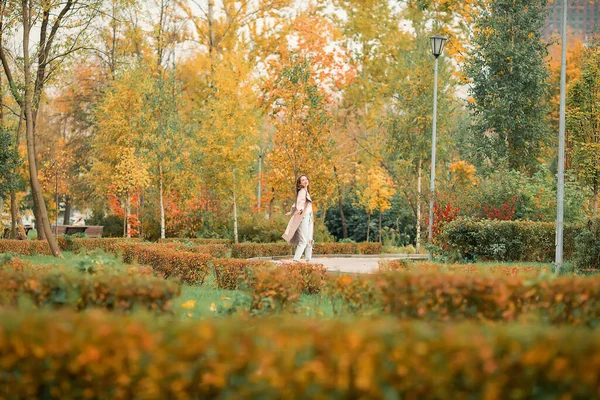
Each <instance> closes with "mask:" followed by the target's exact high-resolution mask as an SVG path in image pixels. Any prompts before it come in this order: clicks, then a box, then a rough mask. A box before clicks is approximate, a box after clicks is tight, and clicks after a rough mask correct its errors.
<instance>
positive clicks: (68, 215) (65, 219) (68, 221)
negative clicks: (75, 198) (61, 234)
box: [63, 194, 71, 225]
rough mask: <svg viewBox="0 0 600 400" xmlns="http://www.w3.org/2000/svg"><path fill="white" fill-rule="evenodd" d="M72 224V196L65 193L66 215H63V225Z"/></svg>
mask: <svg viewBox="0 0 600 400" xmlns="http://www.w3.org/2000/svg"><path fill="white" fill-rule="evenodd" d="M70 224H71V197H70V196H69V195H68V194H66V195H65V216H64V217H63V225H70Z"/></svg>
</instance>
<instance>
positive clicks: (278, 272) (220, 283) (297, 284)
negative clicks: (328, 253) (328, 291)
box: [211, 258, 327, 294]
mask: <svg viewBox="0 0 600 400" xmlns="http://www.w3.org/2000/svg"><path fill="white" fill-rule="evenodd" d="M211 264H212V266H213V269H214V272H215V278H216V281H217V287H218V288H219V289H227V290H250V291H252V292H256V291H260V290H258V289H257V287H258V286H269V285H267V284H266V283H264V282H261V280H269V281H273V282H272V283H271V284H270V285H272V286H273V288H272V289H273V290H276V288H275V287H279V286H281V287H283V286H287V287H292V288H293V290H294V291H295V292H298V291H299V292H302V293H306V294H316V293H319V292H320V291H321V288H322V287H323V285H324V283H325V274H326V273H327V269H326V268H325V267H324V266H323V265H321V264H308V263H280V264H277V265H275V264H273V263H272V262H270V261H260V260H236V259H231V258H222V259H218V258H217V259H213V260H211ZM259 270H260V271H259ZM263 272H264V273H263ZM286 290H287V289H286Z"/></svg>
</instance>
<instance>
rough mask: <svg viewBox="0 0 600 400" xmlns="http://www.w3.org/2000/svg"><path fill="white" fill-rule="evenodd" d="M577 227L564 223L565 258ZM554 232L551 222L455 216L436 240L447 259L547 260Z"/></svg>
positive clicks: (551, 253)
mask: <svg viewBox="0 0 600 400" xmlns="http://www.w3.org/2000/svg"><path fill="white" fill-rule="evenodd" d="M579 229H580V227H578V226H575V225H566V226H565V230H564V256H565V258H566V259H570V258H572V257H573V252H574V243H575V235H576V233H577V232H578V230H579ZM555 231H556V228H555V224H554V223H552V222H534V221H498V220H472V219H463V218H459V219H456V220H454V221H451V222H449V223H448V224H447V225H445V226H444V231H443V232H442V233H441V234H440V235H438V236H437V237H436V241H437V243H438V244H439V246H440V247H441V248H442V250H443V251H445V252H446V254H447V255H449V256H450V257H451V258H458V259H463V260H479V259H481V260H495V261H533V262H551V261H553V260H554V253H555V245H554V243H555Z"/></svg>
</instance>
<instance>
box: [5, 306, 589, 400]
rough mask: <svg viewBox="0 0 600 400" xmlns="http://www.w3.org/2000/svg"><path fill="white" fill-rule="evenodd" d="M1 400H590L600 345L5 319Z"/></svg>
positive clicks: (327, 323)
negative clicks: (82, 399) (388, 399)
mask: <svg viewBox="0 0 600 400" xmlns="http://www.w3.org/2000/svg"><path fill="white" fill-rule="evenodd" d="M0 326H1V327H2V328H1V329H0V368H1V369H2V371H3V373H2V374H0V397H1V398H8V399H10V398H14V399H16V398H48V399H50V398H51V399H65V400H67V399H78V398H99V399H109V398H110V399H115V400H118V399H132V398H144V399H149V400H150V399H186V398H193V399H216V398H218V399H228V398H231V399H234V398H239V399H242V398H243V399H259V398H260V399H292V398H298V399H299V398H304V399H308V398H316V399H326V398H334V399H335V398H344V399H375V398H406V399H419V398H433V399H441V400H449V399H466V398H482V399H509V398H510V399H557V398H565V399H566V398H572V399H594V398H598V396H599V393H600V381H599V380H598V373H599V371H600V335H598V334H597V332H595V331H592V330H588V329H573V328H557V327H547V326H537V325H516V326H515V325H511V326H480V325H472V324H458V325H456V324H445V325H443V326H430V325H427V324H422V323H398V322H395V321H390V320H387V319H386V320H369V321H368V323H365V322H363V323H357V321H337V320H305V319H297V318H293V319H292V318H290V319H280V318H272V319H261V320H260V321H247V320H243V319H236V318H233V319H226V320H207V321H199V322H194V323H190V322H188V321H173V320H164V319H161V320H158V321H152V320H150V319H140V318H135V317H134V318H131V317H123V316H119V315H111V314H109V313H101V312H93V313H85V314H77V313H66V312H62V313H59V314H57V313H34V314H26V313H18V312H10V311H0Z"/></svg>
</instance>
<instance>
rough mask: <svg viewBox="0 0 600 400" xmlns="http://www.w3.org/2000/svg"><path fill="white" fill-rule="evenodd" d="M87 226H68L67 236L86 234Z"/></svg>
mask: <svg viewBox="0 0 600 400" xmlns="http://www.w3.org/2000/svg"><path fill="white" fill-rule="evenodd" d="M86 230H87V226H67V227H66V230H65V235H74V234H76V233H86Z"/></svg>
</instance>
